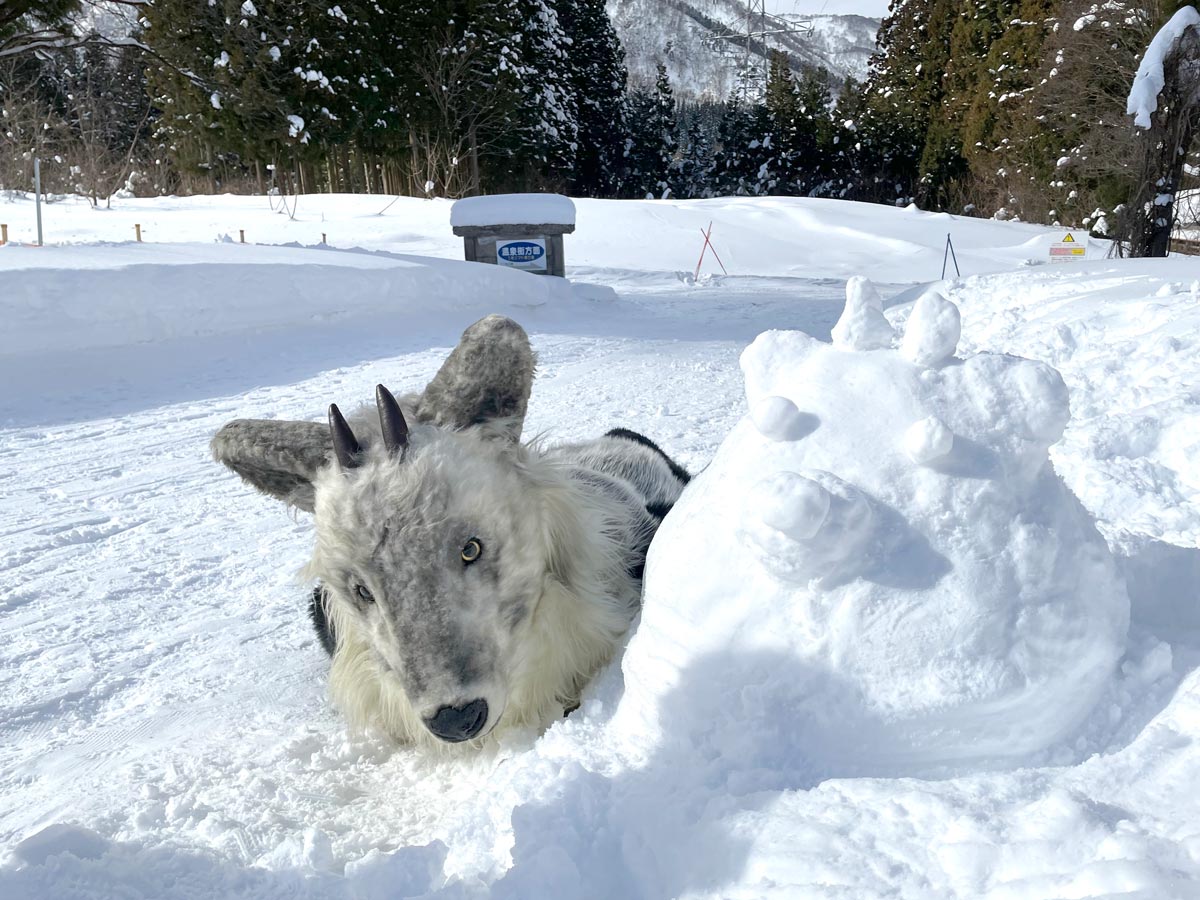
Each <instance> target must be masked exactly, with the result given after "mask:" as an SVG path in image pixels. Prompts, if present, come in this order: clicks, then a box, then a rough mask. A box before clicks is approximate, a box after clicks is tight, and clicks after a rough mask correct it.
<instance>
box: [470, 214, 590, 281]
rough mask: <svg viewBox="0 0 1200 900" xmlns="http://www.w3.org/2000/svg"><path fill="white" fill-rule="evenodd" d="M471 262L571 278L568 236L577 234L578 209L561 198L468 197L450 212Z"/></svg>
mask: <svg viewBox="0 0 1200 900" xmlns="http://www.w3.org/2000/svg"><path fill="white" fill-rule="evenodd" d="M450 227H451V228H453V229H454V233H455V234H456V235H458V236H459V237H461V238H462V239H463V251H464V253H465V254H466V258H467V261H468V262H481V263H490V264H492V265H498V266H505V267H508V268H512V269H523V270H524V271H526V272H533V273H535V274H538V275H557V276H559V277H560V278H561V277H563V276H565V275H566V260H565V259H564V257H563V238H562V236H563V235H564V234H570V233H571V232H573V231H574V230H575V204H574V203H572V202H571V200H570V198H568V197H564V196H562V195H561V194H494V195H492V196H490V197H467V198H466V199H463V200H459V201H458V202H456V203H455V204H454V206H453V207H451V209H450Z"/></svg>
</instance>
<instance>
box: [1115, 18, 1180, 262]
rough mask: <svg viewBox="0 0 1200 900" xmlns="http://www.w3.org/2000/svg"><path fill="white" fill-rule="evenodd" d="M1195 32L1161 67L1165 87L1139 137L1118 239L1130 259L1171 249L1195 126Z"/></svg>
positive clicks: (1159, 255) (1156, 255)
mask: <svg viewBox="0 0 1200 900" xmlns="http://www.w3.org/2000/svg"><path fill="white" fill-rule="evenodd" d="M1198 66H1200V30H1198V29H1196V28H1195V27H1192V28H1189V29H1187V31H1185V32H1184V33H1183V35H1182V36H1181V37H1180V39H1179V43H1178V44H1177V45H1176V47H1175V49H1174V50H1173V51H1172V52H1171V53H1170V54H1169V55H1168V56H1167V58H1166V60H1165V61H1164V64H1163V75H1164V84H1163V89H1162V92H1161V93H1160V94H1159V97H1158V109H1157V110H1156V111H1155V112H1154V113H1153V114H1152V115H1151V117H1150V128H1149V129H1147V130H1146V131H1145V132H1143V133H1142V134H1141V135H1140V137H1141V151H1142V152H1141V160H1140V162H1141V165H1140V177H1139V178H1138V183H1137V187H1136V189H1135V191H1134V194H1133V196H1132V197H1130V199H1129V203H1128V206H1127V209H1126V212H1125V215H1124V216H1122V219H1123V222H1122V227H1121V230H1120V234H1119V235H1118V237H1119V239H1120V240H1122V241H1123V242H1126V243H1127V244H1128V248H1129V255H1130V256H1134V257H1147V256H1153V257H1163V256H1166V255H1167V251H1168V250H1169V249H1170V247H1171V229H1172V228H1173V227H1174V225H1175V198H1176V195H1177V194H1178V192H1179V187H1180V182H1181V180H1182V178H1183V165H1184V163H1185V162H1186V161H1187V155H1188V151H1189V149H1190V148H1191V145H1192V138H1193V137H1194V136H1195V133H1196V127H1197V125H1198V124H1200V83H1198V79H1197V74H1196V69H1197V67H1198Z"/></svg>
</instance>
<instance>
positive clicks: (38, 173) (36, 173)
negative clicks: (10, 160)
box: [33, 157, 42, 247]
mask: <svg viewBox="0 0 1200 900" xmlns="http://www.w3.org/2000/svg"><path fill="white" fill-rule="evenodd" d="M33 198H34V204H35V205H36V206H37V225H38V246H39V247H40V246H42V161H41V160H40V159H38V158H37V157H34V159H33Z"/></svg>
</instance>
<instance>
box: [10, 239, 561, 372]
mask: <svg viewBox="0 0 1200 900" xmlns="http://www.w3.org/2000/svg"><path fill="white" fill-rule="evenodd" d="M68 257H69V258H70V259H71V261H72V267H66V266H64V265H63V260H64V259H65V258H68ZM81 257H82V258H81ZM181 266H186V267H188V270H187V271H185V270H184V269H182V268H180V267H181ZM0 268H2V269H3V278H4V290H3V292H0V320H2V321H4V323H5V327H4V328H3V329H2V330H0V358H3V357H5V356H9V355H12V356H27V355H35V354H41V353H45V352H50V351H55V352H61V351H70V350H81V349H84V348H94V347H121V346H130V345H134V344H144V343H151V342H162V341H170V340H176V339H179V338H195V337H210V336H214V335H231V334H238V333H251V332H256V331H263V330H269V329H272V328H281V327H285V326H292V325H295V324H297V323H302V322H306V321H307V322H310V323H319V322H322V321H325V322H328V321H337V320H345V319H352V318H356V317H364V316H383V315H386V316H390V317H405V316H408V317H411V316H414V315H421V316H428V315H429V312H430V300H429V298H434V297H437V298H443V299H444V301H445V302H447V303H448V304H452V308H453V312H454V315H455V316H457V317H460V318H461V317H463V316H464V315H466V316H470V315H472V314H477V316H482V315H486V314H487V313H490V312H494V311H496V310H498V309H504V308H506V307H508V308H511V307H513V306H522V307H525V308H528V307H531V306H532V307H535V306H541V305H547V304H557V305H561V306H567V307H569V306H570V304H571V301H572V299H573V298H574V296H575V293H574V292H573V290H572V288H571V286H570V285H569V284H567V283H565V282H563V281H562V280H561V279H554V278H534V277H531V276H529V275H527V274H525V273H518V272H514V271H510V270H507V269H502V268H500V267H498V266H481V265H477V264H474V263H466V262H456V261H451V260H439V259H428V258H422V257H405V256H388V255H383V254H365V253H348V252H336V251H322V252H315V251H313V250H307V249H301V248H289V247H248V246H243V245H240V244H224V243H219V244H209V245H203V244H201V245H172V246H171V247H170V248H167V247H163V246H162V245H152V244H133V245H125V246H121V247H104V248H96V249H93V250H90V251H87V252H85V253H83V254H81V253H80V252H79V251H78V250H76V249H75V248H54V247H48V248H41V249H33V248H24V247H13V248H10V249H8V250H6V251H5V252H4V254H3V259H0ZM81 298H86V302H80V300H81Z"/></svg>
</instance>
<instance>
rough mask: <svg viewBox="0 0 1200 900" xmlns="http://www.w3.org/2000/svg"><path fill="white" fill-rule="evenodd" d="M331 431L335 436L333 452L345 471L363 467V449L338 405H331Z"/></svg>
mask: <svg viewBox="0 0 1200 900" xmlns="http://www.w3.org/2000/svg"><path fill="white" fill-rule="evenodd" d="M329 431H330V433H332V435H333V452H334V454H335V455H336V456H337V461H338V464H339V465H340V466H341V467H342V468H343V469H357V468H358V467H359V466H360V465H362V456H361V454H362V447H360V446H359V443H358V439H357V438H355V437H354V432H353V431H351V430H350V426H349V425H347V424H346V420H345V418H343V416H342V411H341V410H340V409H338V408H337V404H336V403H330V404H329Z"/></svg>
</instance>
